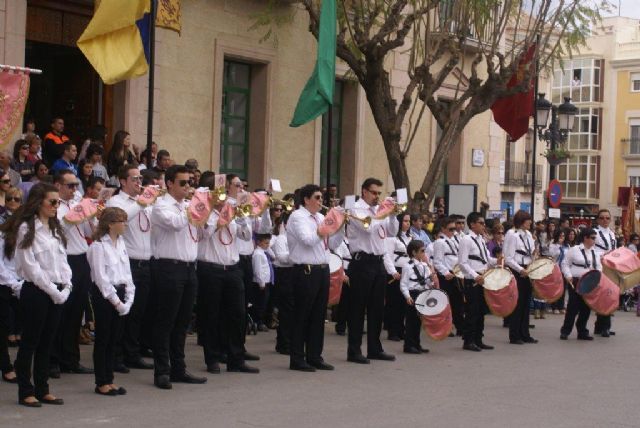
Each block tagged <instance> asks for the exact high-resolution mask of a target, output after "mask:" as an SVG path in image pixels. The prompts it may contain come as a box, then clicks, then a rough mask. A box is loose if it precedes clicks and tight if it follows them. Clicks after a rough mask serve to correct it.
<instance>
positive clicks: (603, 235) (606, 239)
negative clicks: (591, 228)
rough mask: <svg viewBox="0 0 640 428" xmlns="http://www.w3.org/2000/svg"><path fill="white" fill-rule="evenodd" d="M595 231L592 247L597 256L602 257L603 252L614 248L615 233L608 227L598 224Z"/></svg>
mask: <svg viewBox="0 0 640 428" xmlns="http://www.w3.org/2000/svg"><path fill="white" fill-rule="evenodd" d="M595 231H596V244H595V246H594V249H595V250H596V253H597V254H598V256H600V257H602V255H603V254H605V253H608V252H609V251H612V250H615V249H616V234H615V233H613V230H611V228H609V227H601V226H598V227H596V228H595Z"/></svg>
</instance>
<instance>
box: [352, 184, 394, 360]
mask: <svg viewBox="0 0 640 428" xmlns="http://www.w3.org/2000/svg"><path fill="white" fill-rule="evenodd" d="M381 186H382V182H381V181H380V180H378V179H376V178H367V179H366V180H365V181H364V182H363V183H362V187H361V192H362V193H361V198H360V199H359V200H358V202H356V203H355V205H354V209H353V212H354V215H355V216H357V217H360V218H365V217H371V219H372V220H371V224H370V226H369V227H368V228H365V227H364V225H363V222H361V221H357V220H355V221H351V223H350V224H349V249H350V250H351V253H352V258H351V263H350V264H349V271H348V272H347V275H348V276H349V283H350V286H349V287H350V290H349V313H348V315H347V317H348V318H347V325H348V327H349V347H348V351H347V360H348V361H351V362H354V363H359V364H368V363H369V360H370V359H375V360H386V361H393V360H395V356H393V355H391V354H387V353H385V352H384V350H383V349H382V343H380V332H381V330H382V318H383V312H384V289H385V286H386V284H387V279H386V278H387V277H386V274H387V273H388V274H390V275H392V276H393V277H394V279H399V278H400V274H398V273H397V272H395V268H394V269H393V271H390V270H386V268H385V265H384V255H385V253H386V251H385V245H384V242H385V238H386V237H387V236H394V235H396V234H397V233H398V228H399V225H398V219H397V218H396V217H395V216H393V215H390V216H388V217H387V218H385V219H383V220H377V219H375V216H376V213H377V209H378V203H379V201H380V195H381V194H382V191H381V190H380V189H381ZM385 270H386V272H385ZM365 312H366V314H367V358H365V357H364V356H363V355H362V350H361V344H362V331H363V327H364V318H365Z"/></svg>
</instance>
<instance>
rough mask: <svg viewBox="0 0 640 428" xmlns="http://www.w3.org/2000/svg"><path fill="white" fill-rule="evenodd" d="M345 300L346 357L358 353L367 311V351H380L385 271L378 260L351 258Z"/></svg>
mask: <svg viewBox="0 0 640 428" xmlns="http://www.w3.org/2000/svg"><path fill="white" fill-rule="evenodd" d="M347 275H348V276H349V284H350V286H349V300H348V308H349V312H348V313H347V325H348V326H349V346H348V349H347V355H348V356H356V355H361V354H362V349H361V345H362V331H363V328H364V317H365V312H366V314H367V353H368V355H376V354H379V353H381V352H383V349H382V343H380V332H381V330H382V317H383V314H384V288H385V286H386V285H387V273H386V272H385V269H384V265H383V264H382V261H381V260H380V261H378V260H373V261H369V260H367V261H364V260H362V259H361V260H356V259H355V258H354V259H353V260H352V261H351V263H350V264H349V271H348V274H347Z"/></svg>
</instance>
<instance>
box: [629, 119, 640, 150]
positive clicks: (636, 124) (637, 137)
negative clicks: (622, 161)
mask: <svg viewBox="0 0 640 428" xmlns="http://www.w3.org/2000/svg"><path fill="white" fill-rule="evenodd" d="M627 153H628V154H630V155H640V119H631V120H629V151H628V152H627Z"/></svg>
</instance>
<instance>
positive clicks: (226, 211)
mask: <svg viewBox="0 0 640 428" xmlns="http://www.w3.org/2000/svg"><path fill="white" fill-rule="evenodd" d="M234 213H235V208H234V207H233V206H231V205H230V204H229V203H225V204H224V206H223V207H222V209H221V210H220V216H219V217H218V227H224V226H227V225H228V224H229V223H231V220H233V215H234Z"/></svg>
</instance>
